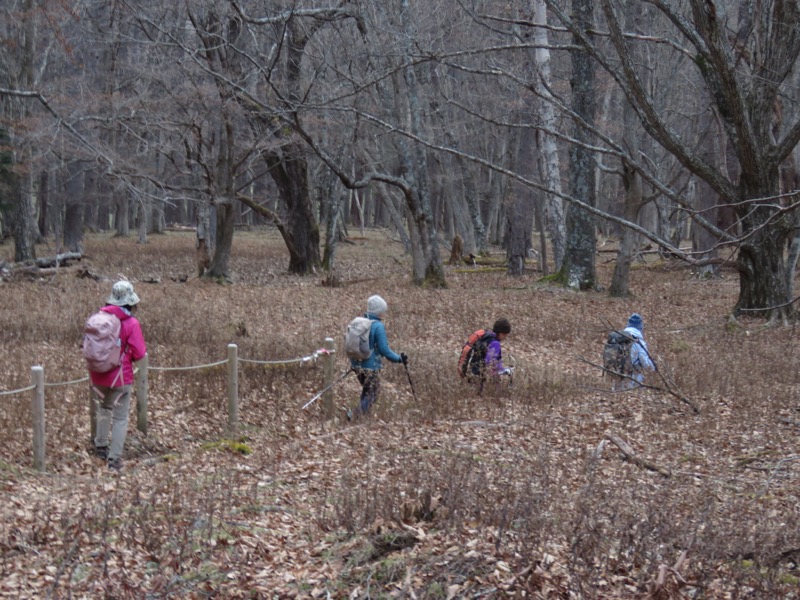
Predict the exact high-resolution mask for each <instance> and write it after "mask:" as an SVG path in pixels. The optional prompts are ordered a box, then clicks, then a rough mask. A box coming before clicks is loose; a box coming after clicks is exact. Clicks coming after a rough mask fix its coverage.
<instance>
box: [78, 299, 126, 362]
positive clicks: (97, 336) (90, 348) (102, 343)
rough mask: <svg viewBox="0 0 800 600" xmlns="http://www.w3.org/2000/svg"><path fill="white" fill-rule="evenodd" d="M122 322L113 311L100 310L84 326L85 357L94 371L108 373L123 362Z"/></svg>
mask: <svg viewBox="0 0 800 600" xmlns="http://www.w3.org/2000/svg"><path fill="white" fill-rule="evenodd" d="M121 327H122V322H121V321H120V320H119V319H118V318H117V317H116V316H114V315H112V314H111V313H107V312H105V311H102V310H101V311H99V312H96V313H95V314H93V315H92V316H91V317H89V319H88V320H87V321H86V325H84V327H83V346H82V352H83V357H84V358H85V359H86V366H87V367H88V368H89V370H90V371H92V372H94V373H107V372H108V371H110V370H112V369H115V368H117V367H119V366H120V365H121V364H122V344H121V341H120V339H119V331H120V329H121Z"/></svg>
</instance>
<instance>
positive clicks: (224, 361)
mask: <svg viewBox="0 0 800 600" xmlns="http://www.w3.org/2000/svg"><path fill="white" fill-rule="evenodd" d="M226 364H228V359H227V358H226V359H225V360H218V361H217V362H213V363H208V364H207V365H194V366H191V367H151V366H150V365H147V370H148V371H195V370H197V369H208V368H210V367H218V366H219V365H226Z"/></svg>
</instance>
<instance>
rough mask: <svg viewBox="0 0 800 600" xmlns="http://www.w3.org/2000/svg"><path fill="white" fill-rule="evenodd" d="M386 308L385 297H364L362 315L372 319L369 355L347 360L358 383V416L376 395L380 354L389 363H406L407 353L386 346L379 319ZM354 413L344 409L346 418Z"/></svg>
mask: <svg viewBox="0 0 800 600" xmlns="http://www.w3.org/2000/svg"><path fill="white" fill-rule="evenodd" d="M388 310H389V306H388V305H387V304H386V300H384V299H383V298H381V297H380V296H370V297H369V298H368V299H367V312H366V313H364V316H365V317H366V318H367V319H371V320H372V325H371V327H370V330H369V349H370V355H369V358H366V359H364V360H355V359H351V360H350V366H351V367H352V368H353V370H354V371H355V373H356V377H358V382H359V383H360V384H361V403H360V406H359V412H358V414H361V415H366V414H367V413H368V412H369V409H370V408H371V407H372V405H373V404H375V402H377V401H378V395H379V394H380V390H381V367H382V366H383V357H386V358H387V359H388V360H390V361H391V362H393V363H403V364H407V363H408V356H407V355H406V354H405V353H403V352H401V353H400V354H397V353H396V352H394V351H393V350H392V349H391V348H390V347H389V341H388V339H387V338H386V327H385V326H384V324H383V320H382V319H383V316H384V315H385V314H386V312H387V311H388ZM354 416H355V415H354V413H353V411H352V410H348V411H347V419H348V420H351V419H352V418H353V417H354Z"/></svg>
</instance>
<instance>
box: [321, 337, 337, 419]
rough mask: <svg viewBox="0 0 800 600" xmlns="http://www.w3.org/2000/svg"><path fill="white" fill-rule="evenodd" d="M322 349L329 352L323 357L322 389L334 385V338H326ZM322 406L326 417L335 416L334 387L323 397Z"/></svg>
mask: <svg viewBox="0 0 800 600" xmlns="http://www.w3.org/2000/svg"><path fill="white" fill-rule="evenodd" d="M322 347H323V348H324V349H325V350H327V353H326V354H323V355H322V389H323V390H324V389H325V388H326V387H328V386H332V385H333V367H334V361H335V358H336V354H335V353H336V344H335V343H334V341H333V338H329V337H328V338H325V341H324V342H323V344H322ZM322 405H323V407H324V409H325V416H326V417H328V418H330V417H332V416H333V387H331V389H329V390H328V391H327V392H325V393H324V394H323V395H322Z"/></svg>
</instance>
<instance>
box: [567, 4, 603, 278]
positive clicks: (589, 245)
mask: <svg viewBox="0 0 800 600" xmlns="http://www.w3.org/2000/svg"><path fill="white" fill-rule="evenodd" d="M592 8H593V2H591V0H572V11H573V15H574V19H575V21H576V26H577V27H578V28H579V29H580V30H581V31H582V32H584V34H585V35H588V31H589V30H590V29H591V26H592ZM573 42H574V43H575V44H576V46H577V48H575V49H573V50H571V51H570V55H571V58H572V78H571V80H570V85H571V87H572V109H573V111H574V112H575V113H576V114H577V115H578V116H579V117H581V118H582V119H583V120H584V121H585V122H586V123H588V124H590V125H592V124H593V123H594V114H595V100H594V98H595V89H594V68H593V65H592V59H591V58H590V57H589V55H588V54H587V53H586V52H585V51H583V50H581V49H580V43H579V39H578V36H577V35H576V34H574V35H573ZM574 137H575V139H576V140H577V141H578V142H585V143H587V144H588V143H590V141H591V140H590V136H589V134H588V132H587V131H586V129H585V128H584V127H583V126H582V125H581V124H580V123H575V128H574ZM569 163H570V174H569V180H570V193H571V194H572V196H573V197H574V198H578V199H579V200H582V201H583V202H584V203H586V204H588V205H590V206H594V205H595V165H594V157H593V156H592V151H591V150H589V149H588V148H586V147H585V146H582V145H573V146H571V147H570V150H569ZM595 247H596V240H595V230H594V218H593V217H592V215H591V214H589V213H588V212H587V211H585V210H584V209H583V208H581V207H579V206H578V205H576V204H570V206H569V208H568V210H567V247H566V252H565V255H564V264H563V265H562V269H561V275H562V278H563V281H564V283H565V284H566V285H567V287H569V288H572V289H580V290H586V289H590V288H593V287H594V285H595Z"/></svg>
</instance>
